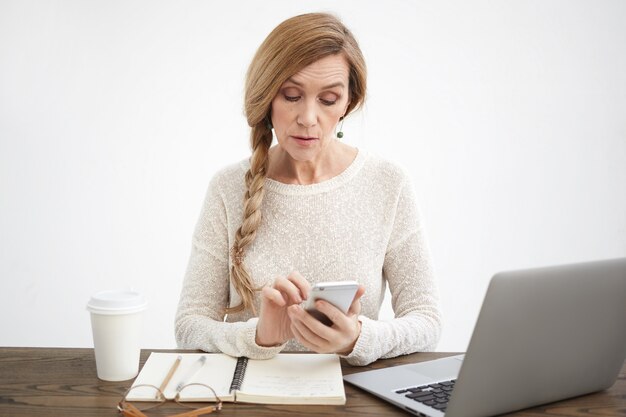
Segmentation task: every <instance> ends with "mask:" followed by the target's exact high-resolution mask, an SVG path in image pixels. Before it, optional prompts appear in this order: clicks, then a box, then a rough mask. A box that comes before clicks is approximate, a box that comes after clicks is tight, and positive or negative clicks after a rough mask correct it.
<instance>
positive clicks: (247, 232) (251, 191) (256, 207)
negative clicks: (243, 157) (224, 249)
mask: <svg viewBox="0 0 626 417" xmlns="http://www.w3.org/2000/svg"><path fill="white" fill-rule="evenodd" d="M250 141H251V142H252V156H251V157H250V169H249V170H248V172H246V178H245V180H246V187H247V191H246V194H245V198H244V203H243V220H242V222H241V226H239V229H237V232H236V234H235V242H234V244H233V247H232V249H231V257H232V267H231V269H230V275H231V279H232V282H233V285H234V286H235V290H237V293H238V294H239V296H240V297H241V304H239V305H238V306H235V307H230V308H226V309H225V310H224V311H225V312H226V314H229V313H238V312H240V311H245V310H248V309H251V310H252V312H253V313H254V314H255V315H256V308H255V307H254V293H255V292H256V291H258V290H259V289H258V288H255V287H254V285H253V284H252V277H251V276H250V272H249V271H248V269H247V268H246V266H245V264H244V263H243V259H244V257H245V250H246V248H248V246H250V245H251V244H252V242H254V239H255V238H256V231H257V229H258V228H259V226H260V225H261V203H262V202H263V196H264V195H265V189H264V185H265V177H266V175H267V166H268V160H269V158H268V155H269V149H270V146H271V144H272V131H271V130H270V129H269V128H268V127H267V126H266V125H265V123H264V122H261V123H259V124H257V125H256V126H254V127H253V128H252V131H251V133H250Z"/></svg>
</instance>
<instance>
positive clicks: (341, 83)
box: [287, 77, 346, 90]
mask: <svg viewBox="0 0 626 417" xmlns="http://www.w3.org/2000/svg"><path fill="white" fill-rule="evenodd" d="M287 81H288V82H290V83H293V84H295V85H297V86H298V87H303V86H304V85H303V84H302V83H301V82H298V81H296V80H294V79H293V78H291V77H289V78H288V79H287ZM333 87H341V88H346V86H345V84H344V83H343V82H341V81H337V82H334V83H332V84H328V85H326V86H324V87H322V90H328V89H331V88H333Z"/></svg>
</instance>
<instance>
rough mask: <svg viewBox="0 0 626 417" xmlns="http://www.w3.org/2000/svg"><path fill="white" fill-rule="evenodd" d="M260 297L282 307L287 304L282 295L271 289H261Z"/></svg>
mask: <svg viewBox="0 0 626 417" xmlns="http://www.w3.org/2000/svg"><path fill="white" fill-rule="evenodd" d="M261 296H263V297H265V299H266V300H268V301H270V302H272V303H274V304H276V305H278V306H280V307H284V306H285V305H286V304H287V300H286V299H285V297H284V296H283V294H282V293H281V292H280V291H278V290H276V289H274V288H271V287H263V289H262V290H261Z"/></svg>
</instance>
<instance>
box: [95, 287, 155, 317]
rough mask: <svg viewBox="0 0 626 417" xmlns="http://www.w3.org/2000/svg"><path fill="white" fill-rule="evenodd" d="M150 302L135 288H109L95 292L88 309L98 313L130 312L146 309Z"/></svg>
mask: <svg viewBox="0 0 626 417" xmlns="http://www.w3.org/2000/svg"><path fill="white" fill-rule="evenodd" d="M147 306H148V303H147V301H146V299H145V298H144V296H143V295H141V294H140V293H139V292H137V291H133V290H109V291H100V292H98V293H96V294H94V295H93V296H92V297H91V299H90V300H89V303H87V310H88V311H90V312H92V313H96V314H130V313H137V312H139V311H142V310H145V309H146V307H147Z"/></svg>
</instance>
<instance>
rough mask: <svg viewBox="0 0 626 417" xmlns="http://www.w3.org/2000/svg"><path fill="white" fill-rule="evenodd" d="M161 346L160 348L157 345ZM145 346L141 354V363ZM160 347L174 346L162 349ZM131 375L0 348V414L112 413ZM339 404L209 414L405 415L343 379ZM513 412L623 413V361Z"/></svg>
mask: <svg viewBox="0 0 626 417" xmlns="http://www.w3.org/2000/svg"><path fill="white" fill-rule="evenodd" d="M157 351H161V352H163V350H157ZM150 352H151V350H144V351H142V354H141V364H142V365H143V363H144V362H145V360H146V359H147V358H148V355H149V354H150ZM165 352H176V351H175V350H166V351H165ZM449 355H452V353H416V354H413V355H407V356H403V357H400V358H395V359H387V360H381V361H378V362H376V363H374V364H372V365H370V366H367V367H352V366H350V365H347V364H345V363H342V368H343V372H344V374H351V373H353V372H358V371H361V370H365V369H374V368H381V367H386V366H392V365H399V364H403V363H408V362H419V361H423V360H430V359H435V358H440V357H444V356H449ZM131 382H132V381H123V382H105V381H101V380H99V379H98V378H97V377H96V365H95V359H94V356H93V349H64V348H0V416H2V417H5V416H6V417H9V416H10V417H19V416H64V417H73V416H75V417H92V416H117V415H118V413H117V409H116V404H117V402H118V401H119V399H120V397H121V395H122V394H123V392H124V391H125V390H126V388H128V387H129V386H130V385H131ZM346 396H347V402H346V405H345V406H288V405H283V406H276V405H274V406H272V405H256V404H233V403H225V404H224V408H223V409H222V411H221V412H220V413H219V414H212V415H215V416H218V417H219V416H222V417H226V416H408V415H409V414H408V413H406V412H404V411H401V410H400V409H398V408H395V407H393V406H391V405H390V404H388V403H386V402H384V401H382V400H379V399H378V398H376V397H374V396H372V395H370V394H367V393H365V392H364V391H361V390H359V389H357V388H355V387H353V386H351V385H349V384H346ZM174 412H181V410H180V407H179V406H177V405H175V404H169V403H168V404H165V405H163V406H162V407H159V408H157V409H154V410H150V411H149V412H147V414H148V416H150V417H158V416H166V415H168V414H172V413H174ZM512 415H515V416H614V415H621V416H625V415H626V364H625V366H624V367H623V368H622V371H621V373H620V376H619V379H618V380H617V382H616V383H615V384H614V385H613V386H612V387H611V388H610V389H608V390H606V391H603V392H599V393H595V394H591V395H586V396H583V397H578V398H574V399H570V400H566V401H561V402H558V403H553V404H550V405H546V406H541V407H537V408H533V409H530V410H525V411H523V412H519V413H515V414H512Z"/></svg>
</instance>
